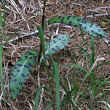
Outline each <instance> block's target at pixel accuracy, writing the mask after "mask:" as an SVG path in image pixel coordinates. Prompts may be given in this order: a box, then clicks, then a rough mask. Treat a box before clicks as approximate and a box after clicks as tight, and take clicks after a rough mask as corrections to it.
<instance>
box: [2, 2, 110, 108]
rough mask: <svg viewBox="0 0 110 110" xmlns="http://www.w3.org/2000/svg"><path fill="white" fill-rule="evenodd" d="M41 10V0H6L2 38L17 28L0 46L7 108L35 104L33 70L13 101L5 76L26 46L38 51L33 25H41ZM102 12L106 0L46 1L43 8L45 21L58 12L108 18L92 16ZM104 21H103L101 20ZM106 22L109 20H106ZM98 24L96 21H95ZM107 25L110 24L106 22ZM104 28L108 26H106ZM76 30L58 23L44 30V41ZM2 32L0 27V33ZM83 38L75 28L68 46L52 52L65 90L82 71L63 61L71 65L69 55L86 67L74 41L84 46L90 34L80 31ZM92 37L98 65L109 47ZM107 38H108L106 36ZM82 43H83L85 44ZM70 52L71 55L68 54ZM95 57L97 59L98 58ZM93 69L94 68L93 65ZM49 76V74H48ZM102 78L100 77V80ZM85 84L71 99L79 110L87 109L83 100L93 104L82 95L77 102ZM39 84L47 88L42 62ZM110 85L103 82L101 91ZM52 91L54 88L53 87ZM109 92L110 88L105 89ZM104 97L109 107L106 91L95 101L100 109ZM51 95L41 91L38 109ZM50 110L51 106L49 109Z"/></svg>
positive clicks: (105, 70) (109, 5) (109, 54)
mask: <svg viewBox="0 0 110 110" xmlns="http://www.w3.org/2000/svg"><path fill="white" fill-rule="evenodd" d="M0 10H1V12H2V14H3V4H2V2H1V1H0ZM42 12H43V0H18V1H17V0H6V25H5V33H6V37H5V38H4V39H3V41H5V40H6V39H8V38H9V37H10V35H11V34H12V33H14V32H15V30H16V29H18V28H19V27H21V29H20V31H18V32H17V34H16V35H15V36H14V37H13V38H12V40H10V41H9V42H8V43H7V44H6V45H3V49H4V53H3V62H2V63H3V74H4V86H5V93H6V104H7V110H33V108H34V104H35V96H36V93H37V89H38V87H39V86H38V80H37V72H36V71H35V70H34V68H33V70H32V71H31V75H32V76H33V78H34V81H35V83H36V84H35V83H34V81H32V80H31V79H30V78H29V79H28V81H27V83H26V85H25V87H24V89H23V91H22V92H21V94H20V95H19V96H18V98H16V100H13V99H12V97H11V96H10V92H9V76H10V73H11V70H12V67H13V65H14V64H15V63H16V61H17V60H18V58H19V57H20V56H21V55H23V54H24V53H25V52H26V51H28V50H30V46H31V47H32V48H33V49H35V50H37V51H38V50H39V45H40V40H39V37H38V34H37V26H38V25H40V24H41V17H42ZM105 13H109V14H110V1H109V0H102V1H101V0H91V1H90V0H86V1H85V0H81V1H80V0H70V1H69V0H47V2H46V11H45V17H46V18H45V22H46V21H47V20H48V19H50V18H52V17H55V16H62V15H79V16H83V17H85V18H86V19H87V20H89V21H90V22H97V21H98V20H101V19H110V18H108V17H107V16H104V17H100V16H96V17H95V14H99V15H103V14H105ZM89 15H94V17H91V18H89ZM104 22H106V23H107V21H105V20H104ZM109 23H110V22H109ZM99 25H100V24H99ZM108 26H109V27H110V24H109V25H108ZM108 26H107V27H104V28H103V29H104V30H105V31H106V33H107V34H108V36H110V28H108ZM107 28H108V29H107ZM76 31H77V28H74V27H70V26H69V27H67V26H65V25H60V26H59V28H58V26H51V27H48V28H47V29H45V31H44V33H45V38H46V40H47V41H49V40H51V39H53V38H54V37H55V36H57V35H59V34H61V33H66V34H69V35H72V34H73V33H74V32H76ZM1 33H2V30H1V27H0V34H1ZM84 36H85V37H84V40H85V42H84V41H83V40H82V35H81V32H80V31H78V32H77V33H75V34H74V35H73V37H72V38H71V40H70V43H69V45H68V46H67V47H66V48H65V49H63V50H61V51H60V52H59V53H56V54H54V57H53V58H54V60H55V61H57V62H58V63H59V71H60V74H61V77H62V78H64V79H65V82H66V86H67V87H68V91H70V90H71V79H74V74H75V71H77V72H79V73H77V76H76V79H77V83H79V82H78V81H80V80H82V79H83V76H84V73H81V72H80V71H79V70H77V68H72V67H67V66H66V67H64V66H62V65H63V64H71V63H73V61H72V60H71V56H72V57H73V58H74V60H75V61H76V62H77V64H79V65H80V66H83V67H86V68H89V69H90V70H91V69H92V68H90V67H89V65H88V64H87V62H86V60H85V57H84V54H83V53H82V52H81V50H80V49H79V48H78V47H77V46H76V44H79V45H83V46H85V48H86V46H88V44H89V41H90V37H89V36H88V35H87V34H85V33H84ZM94 39H95V49H96V50H95V53H96V58H95V60H96V62H95V64H94V66H96V64H100V63H101V62H104V61H110V46H108V44H106V43H105V42H103V40H102V39H100V38H94ZM108 39H110V38H108ZM85 44H86V45H85ZM68 51H69V52H71V56H70V54H69V53H68ZM88 51H89V53H91V48H89V49H88ZM98 58H102V59H100V61H98V60H99V59H98ZM51 68H52V65H51V62H50V64H49V74H50V76H51V74H52V70H51ZM93 68H94V67H93ZM96 74H97V77H98V78H99V77H101V76H104V75H106V74H108V75H109V74H110V64H109V65H103V66H102V67H101V68H99V69H98V70H97V72H96ZM50 78H51V77H50ZM104 78H105V77H102V80H104ZM87 83H89V80H86V82H84V83H83V85H82V86H81V87H80V90H79V93H78V94H77V99H76V100H75V106H78V107H79V108H78V109H79V110H88V107H87V103H88V104H89V105H90V106H94V103H93V102H92V101H91V100H90V98H89V97H90V96H88V95H87V93H86V95H87V96H88V97H86V98H85V99H84V100H81V102H80V103H79V104H78V102H79V99H80V92H81V91H83V90H84V89H85V87H86V86H87ZM40 86H45V87H47V88H49V87H50V86H49V83H48V77H47V73H46V70H45V65H43V66H42V68H40ZM108 88H110V85H105V86H104V87H102V90H103V91H104V90H106V89H108ZM53 90H55V87H53ZM60 92H61V100H63V98H64V96H65V91H64V90H63V89H62V88H61V90H60ZM109 92H110V91H109ZM100 95H101V92H99V93H98V94H97V96H96V99H95V100H96V102H97V101H98V97H99V96H100ZM105 97H107V98H106V99H107V101H108V102H107V104H109V106H110V93H107V94H106V95H105V96H104V97H102V98H101V99H100V100H99V101H100V102H97V105H98V106H99V108H100V110H107V106H106V104H105V102H106V101H105ZM50 98H51V97H50V96H49V94H48V93H47V92H45V91H44V90H42V92H41V96H40V100H39V107H38V108H39V109H38V110H44V109H45V107H46V106H47V105H48V104H49V103H50V102H51V99H50ZM3 101H4V99H3V93H2V90H0V106H1V109H2V110H4V104H3ZM66 106H67V108H66V109H65V110H72V106H71V104H70V103H69V102H68V103H67V105H66ZM50 110H52V108H51V109H50ZM93 110H98V108H97V107H95V106H94V108H93Z"/></svg>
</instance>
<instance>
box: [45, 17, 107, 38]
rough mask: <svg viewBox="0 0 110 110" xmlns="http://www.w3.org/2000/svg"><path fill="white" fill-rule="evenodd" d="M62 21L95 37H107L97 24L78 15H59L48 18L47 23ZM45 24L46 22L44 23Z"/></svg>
mask: <svg viewBox="0 0 110 110" xmlns="http://www.w3.org/2000/svg"><path fill="white" fill-rule="evenodd" d="M53 23H62V24H68V25H71V26H75V27H78V28H81V29H82V30H84V31H85V32H87V33H88V34H90V35H92V36H96V37H102V38H107V37H108V36H107V34H106V33H105V31H103V30H102V29H101V28H100V27H99V26H98V25H97V24H95V23H91V22H88V21H86V20H85V19H84V18H82V17H79V16H59V17H55V18H52V19H50V20H48V24H53ZM45 26H46V24H45Z"/></svg>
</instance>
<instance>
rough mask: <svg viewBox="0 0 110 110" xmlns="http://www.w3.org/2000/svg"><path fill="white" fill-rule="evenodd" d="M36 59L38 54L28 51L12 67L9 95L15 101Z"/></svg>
mask: <svg viewBox="0 0 110 110" xmlns="http://www.w3.org/2000/svg"><path fill="white" fill-rule="evenodd" d="M37 57H38V52H36V51H35V50H30V51H28V52H26V53H25V54H24V55H22V56H21V57H20V58H19V59H18V61H17V62H16V64H15V66H14V67H13V70H12V73H11V76H10V93H11V95H12V97H13V99H15V98H16V97H17V96H18V95H19V93H20V91H21V90H22V89H23V87H24V83H25V82H26V80H27V78H28V76H29V74H30V71H31V69H32V67H33V65H34V63H35V61H36V59H37Z"/></svg>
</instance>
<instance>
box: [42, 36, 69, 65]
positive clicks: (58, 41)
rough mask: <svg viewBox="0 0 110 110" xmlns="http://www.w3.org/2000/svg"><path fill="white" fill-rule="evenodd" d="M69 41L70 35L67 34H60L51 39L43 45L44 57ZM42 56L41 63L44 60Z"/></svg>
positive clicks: (47, 56) (61, 47)
mask: <svg viewBox="0 0 110 110" xmlns="http://www.w3.org/2000/svg"><path fill="white" fill-rule="evenodd" d="M69 41H70V36H69V35H67V34H61V35H59V36H58V37H56V38H54V39H53V40H51V41H50V42H49V43H48V44H47V45H46V46H45V55H46V59H47V58H49V57H50V56H51V55H52V54H54V53H56V52H57V51H59V50H61V49H63V48H64V47H65V46H66V45H67V44H68V43H69ZM44 60H45V59H44V57H43V56H42V57H41V60H40V61H41V63H42V62H43V61H44Z"/></svg>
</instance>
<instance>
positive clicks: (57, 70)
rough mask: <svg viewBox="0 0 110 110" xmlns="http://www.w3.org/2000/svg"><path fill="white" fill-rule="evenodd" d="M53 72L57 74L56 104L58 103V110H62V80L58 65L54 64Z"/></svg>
mask: <svg viewBox="0 0 110 110" xmlns="http://www.w3.org/2000/svg"><path fill="white" fill-rule="evenodd" d="M53 72H54V73H55V78H56V103H57V110H60V92H59V91H60V90H59V89H60V86H59V85H60V78H59V68H58V63H57V62H53Z"/></svg>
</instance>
